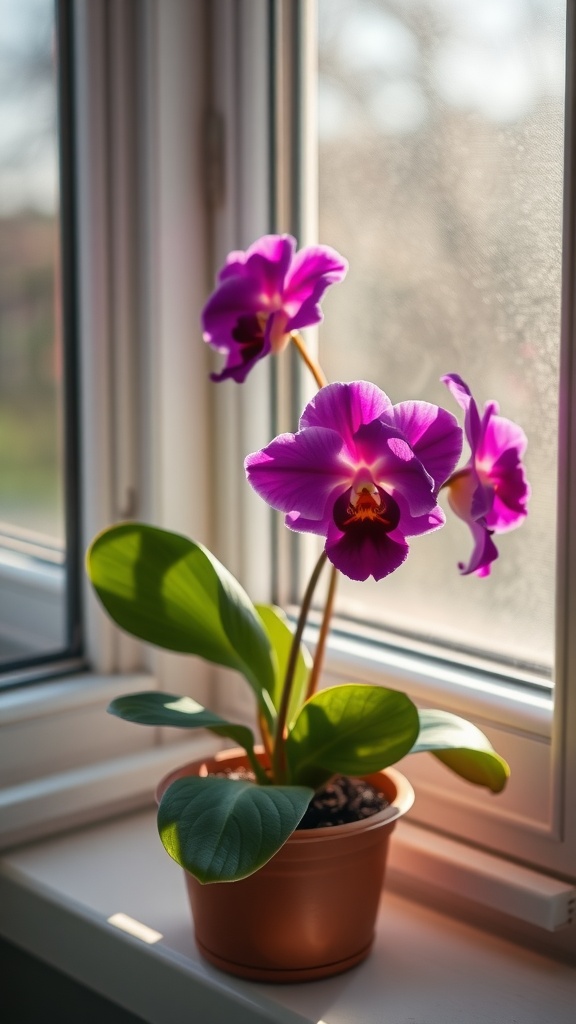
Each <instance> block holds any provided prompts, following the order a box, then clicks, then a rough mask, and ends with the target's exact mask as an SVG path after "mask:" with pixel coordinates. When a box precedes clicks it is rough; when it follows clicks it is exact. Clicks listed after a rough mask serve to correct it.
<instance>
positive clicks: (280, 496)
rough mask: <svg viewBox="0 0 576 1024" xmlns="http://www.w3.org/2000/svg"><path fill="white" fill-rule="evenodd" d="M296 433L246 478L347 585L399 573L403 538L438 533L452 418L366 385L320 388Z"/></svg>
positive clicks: (249, 463) (454, 440) (457, 442)
mask: <svg viewBox="0 0 576 1024" xmlns="http://www.w3.org/2000/svg"><path fill="white" fill-rule="evenodd" d="M299 427H300V429H299V430H298V433H296V434H281V435H280V436H279V437H276V438H275V439H274V440H273V441H271V442H270V444H269V445H267V446H266V448H263V449H262V450H261V451H259V452H255V453H254V454H253V455H249V456H248V458H247V459H246V462H245V467H246V474H247V476H248V480H249V481H250V483H251V485H252V487H253V488H254V490H255V491H257V493H258V494H259V495H260V496H261V497H262V498H264V500H265V501H267V502H268V504H269V505H271V506H272V508H275V509H278V510H279V511H281V512H285V513H286V525H287V526H289V527H290V528H291V529H293V530H298V531H302V532H305V533H306V532H308V533H317V534H320V535H321V536H324V537H326V547H325V550H326V554H327V555H328V558H329V559H330V561H331V562H332V563H333V565H335V566H336V568H337V569H339V570H340V571H341V572H343V573H344V574H345V575H346V576H349V577H350V578H351V579H353V580H366V579H367V578H368V577H369V576H370V575H372V576H373V577H374V579H375V580H380V579H382V578H383V577H384V576H388V575H389V574H390V573H391V572H394V570H395V569H398V568H399V566H400V565H402V563H403V562H404V560H405V559H406V557H407V555H408V544H407V543H406V537H413V536H416V535H417V534H423V533H429V532H430V531H431V530H436V529H438V528H439V527H440V526H443V525H444V521H445V519H444V513H443V512H442V509H441V508H440V507H439V506H438V504H437V500H436V498H437V494H438V490H439V488H440V486H441V485H442V484H443V483H444V481H445V480H446V479H447V478H448V477H449V476H450V474H451V473H452V472H453V470H454V468H455V466H456V465H457V462H458V459H459V457H460V453H461V450H462V431H461V429H460V427H459V426H458V423H457V421H456V419H455V417H454V416H452V414H451V413H449V412H446V410H444V409H440V408H438V406H435V405H430V404H428V403H427V402H401V403H400V404H399V405H392V403H391V401H390V399H389V398H388V396H387V395H385V394H384V392H383V391H381V390H380V388H378V387H376V385H375V384H370V383H368V382H366V381H354V382H353V383H351V384H329V385H327V386H326V387H324V388H322V389H321V390H320V391H319V392H318V394H317V395H316V396H315V398H313V399H312V401H311V402H310V403H309V405H307V406H306V408H305V410H304V412H303V413H302V416H301V418H300V424H299Z"/></svg>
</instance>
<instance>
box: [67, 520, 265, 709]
mask: <svg viewBox="0 0 576 1024" xmlns="http://www.w3.org/2000/svg"><path fill="white" fill-rule="evenodd" d="M87 566H88V574H89V576H90V579H91V581H92V583H93V585H94V588H95V590H96V592H97V594H98V596H99V598H100V600H101V601H102V604H103V605H104V607H105V609H106V611H107V612H108V614H109V615H110V616H111V617H112V618H113V619H114V621H115V622H116V623H118V625H119V626H121V627H122V628H123V629H125V630H127V632H128V633H132V634H133V635H134V636H137V637H140V638H141V639H143V640H147V641H148V642H149V643H151V644H156V645H157V646H159V647H166V648H168V649H169V650H171V651H179V652H181V653H185V654H197V655H199V656H200V657H201V658H205V659H206V660H207V661H211V662H214V663H215V664H217V665H226V666H227V667H229V668H234V669H237V671H238V672H241V673H242V675H243V676H244V677H245V678H246V679H247V680H248V682H249V683H250V685H251V686H252V688H253V690H254V691H255V693H256V694H257V697H258V701H259V704H260V707H261V708H263V710H264V711H265V714H266V717H267V718H268V721H269V722H270V721H271V720H272V718H273V715H272V714H271V712H270V707H271V702H270V699H269V698H268V692H269V691H273V690H274V688H275V686H276V674H275V661H274V656H273V652H272V651H271V648H270V642H269V640H268V637H267V635H266V632H265V630H264V629H263V627H262V622H261V620H260V618H259V616H258V614H257V612H256V609H255V608H254V605H253V604H252V602H251V601H250V599H249V597H248V596H247V594H246V593H245V592H244V590H243V589H242V587H241V586H240V584H239V583H238V582H237V580H235V579H234V577H233V576H232V575H231V574H230V573H229V572H228V570H227V569H225V568H224V566H223V565H221V564H220V562H218V560H217V559H216V558H214V556H213V555H212V554H211V553H210V552H209V551H208V550H207V549H206V548H204V547H203V546H202V545H201V544H195V543H194V542H193V541H191V540H188V539H187V538H186V537H181V536H180V535H179V534H175V533H169V532H167V531H165V530H158V529H156V527H153V526H146V525H145V524H143V523H123V524H121V525H120V526H114V527H111V528H110V529H108V530H105V531H104V533H101V534H100V535H99V536H98V537H96V539H95V540H94V541H93V543H92V546H91V547H90V549H89V551H88V555H87ZM267 698H268V699H267Z"/></svg>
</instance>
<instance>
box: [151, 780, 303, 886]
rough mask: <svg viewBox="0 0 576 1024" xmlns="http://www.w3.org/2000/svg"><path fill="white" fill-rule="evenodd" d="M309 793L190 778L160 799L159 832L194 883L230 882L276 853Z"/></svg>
mask: <svg viewBox="0 0 576 1024" xmlns="http://www.w3.org/2000/svg"><path fill="white" fill-rule="evenodd" d="M312 796H313V790H312V789H308V788H306V787H305V786H255V785H253V784H252V783H250V782H243V781H238V780H232V779H226V778H217V777H215V776H208V777H207V778H203V779H201V778H198V777H197V776H188V777H187V778H183V779H178V780H177V781H176V782H173V783H172V785H171V786H170V787H169V788H168V789H167V790H166V793H165V794H164V796H163V797H162V800H161V802H160V807H159V809H158V830H159V832H160V838H161V840H162V843H163V844H164V847H165V849H166V850H167V851H168V853H169V854H170V856H171V857H172V858H173V860H175V861H176V862H177V863H178V864H180V865H181V866H182V867H183V868H186V870H187V871H190V873H191V874H193V875H194V876H195V877H196V878H197V879H198V881H200V882H231V881H235V880H237V879H239V878H246V876H247V875H251V874H253V872H254V871H257V870H258V868H261V867H262V866H263V865H264V864H266V862H267V861H269V860H270V858H271V857H273V856H274V854H275V853H277V852H278V850H279V849H280V847H281V846H283V845H284V843H285V842H286V840H287V839H288V838H289V836H290V835H291V834H292V832H293V831H294V829H295V828H296V826H297V825H298V822H299V821H300V819H301V818H302V816H303V815H304V812H305V811H306V808H307V806H308V804H309V802H310V800H311V798H312Z"/></svg>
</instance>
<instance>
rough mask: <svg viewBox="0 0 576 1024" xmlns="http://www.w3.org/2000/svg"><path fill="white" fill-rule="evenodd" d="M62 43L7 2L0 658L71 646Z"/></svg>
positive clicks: (2, 107) (40, 3) (1, 194)
mask: <svg viewBox="0 0 576 1024" xmlns="http://www.w3.org/2000/svg"><path fill="white" fill-rule="evenodd" d="M56 49H57V46H56V19H55V7H54V4H53V2H52V0H0V664H6V663H13V662H18V661H21V660H22V659H24V660H26V659H30V658H34V657H35V656H41V657H42V656H45V655H46V654H49V653H52V652H56V651H61V650H62V649H63V648H64V647H65V646H66V644H67V633H68V623H67V613H66V601H67V597H66V590H67V588H66V576H65V570H64V566H65V564H66V548H65V532H66V531H65V486H64V485H65V480H64V475H65V472H64V465H65V452H64V432H65V427H64V423H65V409H64V395H63V330H62V320H63V317H62V312H61V300H60V294H61V276H62V275H61V246H60V230H61V225H60V212H59V210H60V197H59V154H58V117H57V99H58V87H57V76H56V66H55V65H56V61H55V55H56Z"/></svg>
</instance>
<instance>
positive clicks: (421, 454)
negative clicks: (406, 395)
mask: <svg viewBox="0 0 576 1024" xmlns="http://www.w3.org/2000/svg"><path fill="white" fill-rule="evenodd" d="M393 415H394V423H395V425H396V426H397V427H398V428H399V429H400V430H401V431H402V433H403V434H404V435H405V436H406V438H407V439H408V441H409V442H410V446H411V447H412V449H413V451H414V453H415V454H416V455H417V456H418V458H419V459H420V461H421V462H422V464H423V466H424V468H425V469H426V471H427V472H428V473H429V474H430V476H431V477H432V479H433V480H434V486H435V488H436V490H438V488H439V487H441V486H442V484H443V483H444V482H445V480H447V479H448V477H449V476H450V474H451V473H453V472H454V470H455V468H456V466H457V464H458V460H459V458H460V455H461V454H462V430H461V428H460V426H459V425H458V421H457V419H456V417H455V416H453V415H452V413H451V412H447V411H446V409H441V408H439V406H437V405H431V404H430V403H429V402H400V403H399V404H398V405H395V406H394V411H393Z"/></svg>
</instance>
